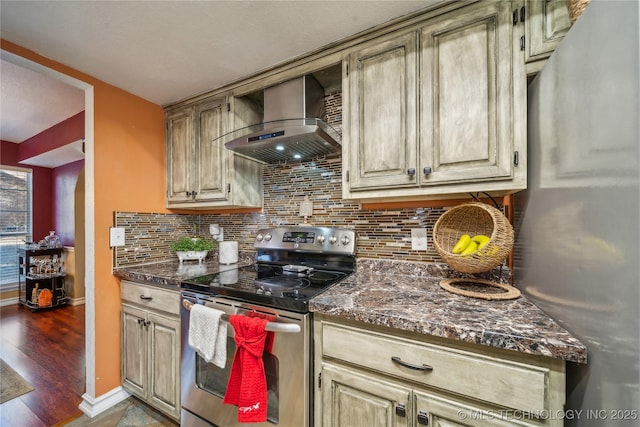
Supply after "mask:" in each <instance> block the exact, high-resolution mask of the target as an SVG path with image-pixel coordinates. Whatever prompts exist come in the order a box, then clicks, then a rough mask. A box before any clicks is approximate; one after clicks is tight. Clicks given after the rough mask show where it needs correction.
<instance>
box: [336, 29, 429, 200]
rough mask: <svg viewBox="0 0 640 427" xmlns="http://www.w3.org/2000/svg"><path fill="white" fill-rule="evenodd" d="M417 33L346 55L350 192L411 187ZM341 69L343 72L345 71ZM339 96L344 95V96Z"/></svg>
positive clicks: (345, 120) (414, 151) (413, 179)
mask: <svg viewBox="0 0 640 427" xmlns="http://www.w3.org/2000/svg"><path fill="white" fill-rule="evenodd" d="M417 56H418V37H417V32H415V31H413V32H410V33H407V34H404V35H400V36H397V37H391V38H390V39H389V40H386V41H382V42H376V43H373V44H371V46H366V47H363V48H362V49H361V50H358V51H356V52H354V53H353V54H351V55H350V57H349V62H348V70H347V73H348V75H349V77H348V82H349V93H348V96H347V97H345V98H346V99H344V105H348V108H347V109H346V111H347V113H346V114H344V115H343V128H344V129H349V130H350V133H349V145H348V148H347V149H348V151H349V152H348V156H347V159H348V171H349V187H350V189H352V190H358V189H368V188H380V187H385V186H415V185H416V183H417V179H416V176H415V174H409V173H408V170H409V169H410V168H415V164H416V160H417V155H418V150H417V126H416V124H417V108H416V102H417V98H418V93H417V88H418V82H417V66H418V58H417ZM347 73H345V74H347ZM343 96H344V95H343Z"/></svg>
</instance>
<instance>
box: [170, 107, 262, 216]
mask: <svg viewBox="0 0 640 427" xmlns="http://www.w3.org/2000/svg"><path fill="white" fill-rule="evenodd" d="M236 108H237V110H236ZM231 111H233V112H234V114H232V113H231ZM236 111H237V112H238V114H237V119H236V114H235V112H236ZM250 111H251V110H250V109H247V108H243V105H242V104H241V103H240V102H235V100H233V99H232V98H231V99H229V98H227V97H212V98H206V99H203V100H200V101H197V102H195V103H192V104H187V105H183V106H180V107H177V108H175V109H171V110H169V111H167V113H166V127H167V144H166V160H167V172H166V175H167V207H168V208H186V209H207V208H225V207H229V208H233V207H261V206H262V200H263V187H262V164H261V163H259V162H256V161H254V160H250V159H247V158H244V157H240V156H237V155H235V154H234V153H233V152H231V151H229V150H226V149H225V148H224V146H223V144H222V142H221V140H219V139H218V138H219V137H220V136H222V135H223V134H224V133H225V132H227V131H228V129H231V128H233V127H234V126H238V127H242V126H244V125H245V122H246V121H249V120H251V117H249V116H250V115H249V114H248V112H250ZM254 119H255V122H258V121H259V118H257V117H255V118H254Z"/></svg>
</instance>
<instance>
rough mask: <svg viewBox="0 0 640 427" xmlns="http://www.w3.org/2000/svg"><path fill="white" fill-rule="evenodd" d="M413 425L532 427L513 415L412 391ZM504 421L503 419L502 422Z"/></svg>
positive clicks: (514, 412)
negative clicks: (527, 426)
mask: <svg viewBox="0 0 640 427" xmlns="http://www.w3.org/2000/svg"><path fill="white" fill-rule="evenodd" d="M413 396H414V405H415V425H416V426H427V425H428V426H431V427H469V426H473V427H508V426H518V425H519V426H526V425H532V424H533V423H528V422H527V420H526V419H525V420H523V417H522V416H517V414H516V411H513V410H511V411H506V410H505V411H499V410H488V409H487V408H480V407H476V406H474V405H470V404H468V403H466V402H461V401H457V400H454V399H450V398H448V397H443V396H439V395H438V394H436V393H424V392H419V391H414V393H413ZM501 417H505V419H501Z"/></svg>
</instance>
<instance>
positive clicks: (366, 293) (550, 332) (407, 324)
mask: <svg viewBox="0 0 640 427" xmlns="http://www.w3.org/2000/svg"><path fill="white" fill-rule="evenodd" d="M395 265H396V266H398V265H401V264H398V263H396V264H395ZM407 265H411V263H407ZM413 265H415V264H413ZM422 270H424V268H423V269H422ZM390 271H392V273H390ZM401 273H405V274H398V270H397V269H394V268H393V267H391V268H389V266H385V268H380V265H379V263H376V262H372V263H368V262H367V261H360V260H359V261H358V270H357V272H356V273H354V274H353V275H351V276H349V277H348V278H347V279H345V280H343V281H341V282H339V283H338V284H337V285H336V286H334V287H332V288H330V289H328V290H327V291H325V292H323V293H322V294H321V295H319V296H317V297H315V298H314V299H313V300H311V302H310V303H309V308H310V310H311V311H313V312H316V313H321V314H325V315H330V316H336V317H339V318H344V319H349V320H357V321H361V322H364V323H369V324H372V325H380V326H386V327H389V328H395V329H400V330H404V331H410V332H416V333H420V334H426V335H431V336H435V337H441V338H449V339H453V340H458V341H464V342H469V343H474V344H480V345H487V346H491V347H496V348H501V349H506V350H514V351H518V352H521V353H527V354H533V355H541V356H547V357H552V358H557V359H562V360H566V361H570V362H576V363H586V361H587V349H586V347H585V346H584V345H583V344H582V343H581V342H580V341H578V340H577V339H576V338H574V337H573V336H572V335H571V334H570V333H569V332H567V331H566V330H565V329H563V328H562V327H560V326H559V325H558V324H557V323H556V322H555V321H553V319H551V318H550V317H549V316H547V315H546V314H545V313H544V312H543V311H542V310H540V309H539V308H538V307H537V306H536V305H534V304H533V303H532V302H531V301H529V300H528V299H527V298H526V297H525V296H521V297H519V298H517V299H513V300H502V301H500V300H493V301H489V300H483V299H477V298H469V297H465V296H460V295H456V294H453V293H450V292H448V291H446V290H444V289H442V288H441V287H440V285H439V282H440V280H441V279H442V277H437V276H433V275H413V274H412V273H414V271H402V272H401ZM406 273H410V274H406ZM431 273H432V272H431Z"/></svg>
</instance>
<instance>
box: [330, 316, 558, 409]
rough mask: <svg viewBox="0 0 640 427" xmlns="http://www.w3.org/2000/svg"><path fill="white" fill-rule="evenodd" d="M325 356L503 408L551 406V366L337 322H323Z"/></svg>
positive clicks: (542, 407) (540, 407) (545, 407)
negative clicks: (352, 326)
mask: <svg viewBox="0 0 640 427" xmlns="http://www.w3.org/2000/svg"><path fill="white" fill-rule="evenodd" d="M322 355H323V356H324V357H332V358H335V359H339V360H342V361H345V362H348V363H351V364H354V365H359V366H362V367H363V368H366V369H370V370H374V371H377V372H381V373H384V374H388V375H392V376H394V377H398V378H402V379H405V380H410V381H413V382H416V383H419V384H423V385H427V386H432V387H437V388H439V389H443V390H448V391H451V392H454V393H458V394H460V395H463V396H468V397H471V398H474V399H478V400H483V401H486V402H491V403H494V404H497V405H500V406H503V407H508V408H514V409H521V410H523V411H531V412H533V411H541V410H544V409H547V385H548V381H549V378H548V377H549V370H548V369H545V368H541V367H538V366H533V365H528V364H524V363H517V362H513V361H510V360H505V359H500V358H497V357H492V356H486V355H482V354H476V353H472V352H467V351H462V350H457V349H451V348H447V347H443V346H439V345H434V344H428V343H423V342H418V341H412V340H409V339H405V338H400V337H394V336H391V335H384V334H380V333H376V332H368V331H363V330H361V329H356V328H351V327H347V326H341V325H336V324H332V323H323V326H322ZM392 358H399V360H400V361H401V362H407V363H410V364H412V365H417V366H423V365H428V366H430V367H431V368H432V369H427V370H418V369H411V368H408V367H406V366H402V365H401V364H400V363H398V362H394V361H393V360H392Z"/></svg>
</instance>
